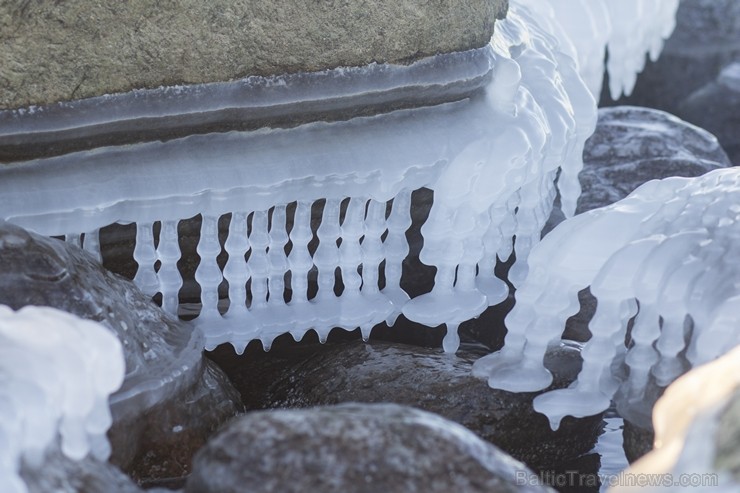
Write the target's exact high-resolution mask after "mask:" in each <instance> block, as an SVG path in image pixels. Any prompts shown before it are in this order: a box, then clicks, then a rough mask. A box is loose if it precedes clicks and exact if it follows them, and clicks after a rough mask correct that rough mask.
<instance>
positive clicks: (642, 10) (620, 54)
mask: <svg viewBox="0 0 740 493" xmlns="http://www.w3.org/2000/svg"><path fill="white" fill-rule="evenodd" d="M515 3H517V4H521V5H527V6H529V7H530V8H531V9H532V10H533V11H536V12H538V14H539V15H540V16H542V17H543V18H544V19H545V20H544V22H546V23H547V24H548V30H549V32H550V33H552V34H554V35H555V36H557V38H558V40H559V41H560V44H561V46H563V49H564V50H566V52H567V53H568V54H570V55H571V56H573V57H574V58H575V59H576V60H578V67H579V72H580V74H581V76H582V77H583V79H584V80H585V81H586V84H587V85H588V88H589V89H590V90H591V93H592V94H593V95H594V96H595V97H597V98H598V97H599V95H600V94H601V86H602V82H603V77H604V58H605V55H606V52H608V61H607V70H608V72H609V92H610V93H611V97H612V99H615V100H616V99H618V98H619V97H620V96H621V95H622V94H624V95H626V96H629V95H630V94H631V93H632V89H634V87H635V82H636V81H637V74H639V73H640V72H642V70H643V68H644V67H645V60H646V54H648V55H649V56H650V59H651V60H653V61H655V60H657V59H658V56H659V55H660V52H661V50H662V49H663V44H664V42H665V40H666V39H667V38H668V37H669V36H670V35H671V33H672V32H673V29H674V27H675V25H676V21H675V18H676V10H677V9H678V3H679V0H516V2H515Z"/></svg>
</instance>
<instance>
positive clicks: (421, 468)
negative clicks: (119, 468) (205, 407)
mask: <svg viewBox="0 0 740 493" xmlns="http://www.w3.org/2000/svg"><path fill="white" fill-rule="evenodd" d="M517 478H518V479H519V481H518V483H525V484H517ZM524 478H526V479H530V480H531V478H532V473H531V472H528V471H527V470H526V468H525V467H524V466H523V465H522V464H520V463H518V462H516V461H514V460H512V459H511V458H510V457H508V456H507V455H506V454H504V453H502V452H501V451H500V450H498V449H497V448H495V447H494V446H492V445H490V444H488V443H485V442H483V441H482V440H481V439H480V438H478V437H476V436H475V435H474V434H473V433H471V432H470V431H468V430H466V429H465V428H463V427H461V426H459V425H457V424H455V423H451V422H449V421H447V420H445V419H442V418H440V417H439V416H436V415H433V414H430V413H426V412H422V411H419V410H416V409H412V408H407V407H402V406H397V405H393V404H376V405H368V404H346V405H341V406H328V407H317V408H312V409H305V410H278V411H264V412H256V413H250V414H247V415H246V416H243V417H241V418H239V419H237V420H235V421H233V422H232V423H230V424H229V425H228V426H227V427H226V428H225V429H224V430H222V431H221V432H220V433H219V434H218V435H217V436H216V437H215V438H214V439H212V440H211V441H210V442H209V443H208V445H206V447H205V448H204V449H203V450H201V451H200V452H199V453H198V455H197V456H196V459H195V466H194V472H193V474H192V475H191V477H190V478H189V479H188V483H187V487H186V491H187V492H188V493H195V492H198V493H208V492H214V493H215V492H218V493H231V492H234V493H237V492H242V491H247V490H248V491H250V492H251V493H261V492H278V491H279V492H282V493H291V492H301V493H313V492H316V493H332V492H341V493H346V492H349V491H351V492H354V493H370V492H378V491H383V492H385V493H396V492H397V493H401V492H403V493H422V492H423V493H435V492H439V493H442V492H444V493H448V492H453V491H459V492H467V493H476V492H481V493H483V492H485V493H496V492H501V493H503V492H512V493H514V492H544V491H552V490H549V489H547V488H544V487H542V486H532V485H528V484H526V483H528V482H529V481H526V480H524Z"/></svg>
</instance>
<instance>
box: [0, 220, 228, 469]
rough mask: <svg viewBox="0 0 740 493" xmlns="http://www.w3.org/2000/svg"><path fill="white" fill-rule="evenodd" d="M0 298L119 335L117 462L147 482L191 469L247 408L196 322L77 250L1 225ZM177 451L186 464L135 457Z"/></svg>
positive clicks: (114, 431)
mask: <svg viewBox="0 0 740 493" xmlns="http://www.w3.org/2000/svg"><path fill="white" fill-rule="evenodd" d="M0 304H4V305H8V306H10V307H11V308H13V309H16V310H17V309H19V308H21V307H23V306H26V305H39V306H51V307H54V308H58V309H60V310H64V311H67V312H70V313H74V314H75V315H78V316H80V317H82V318H86V319H91V320H95V321H98V322H101V323H102V324H103V325H105V326H106V327H108V328H109V329H110V330H111V331H112V332H114V333H115V334H116V335H117V336H118V337H119V339H120V340H121V342H122V345H123V348H124V355H125V359H126V379H125V380H124V383H123V386H122V388H121V390H119V391H118V392H117V393H116V394H114V395H113V396H112V397H111V403H112V406H111V407H112V412H113V417H114V420H115V421H114V425H113V428H112V431H111V433H110V436H111V438H112V446H113V456H112V460H113V462H114V463H116V464H117V465H119V466H121V467H123V468H126V469H131V470H135V471H137V475H138V476H139V477H140V478H142V479H149V478H153V477H157V476H158V475H159V474H160V473H164V471H165V470H166V474H177V473H178V472H179V473H183V471H184V472H187V466H188V459H189V457H190V456H192V454H193V453H194V452H195V450H196V449H197V448H199V447H200V446H201V445H202V444H203V443H205V440H206V438H207V437H208V435H209V433H210V432H211V431H213V430H214V429H215V428H216V427H217V426H219V425H220V424H221V423H222V422H224V421H225V420H226V419H228V418H231V417H232V416H234V414H235V413H236V412H237V411H238V410H240V405H239V402H238V395H237V394H236V393H235V391H234V389H233V388H232V387H231V385H230V384H229V382H228V381H227V380H226V379H225V377H224V375H223V374H222V373H221V371H220V370H218V369H217V368H213V367H211V365H208V364H204V360H203V357H202V339H201V338H200V337H199V336H198V337H195V338H194V339H193V336H192V327H189V326H186V325H184V324H183V323H181V322H179V321H177V320H175V319H173V318H171V317H170V316H168V315H167V314H165V313H164V312H163V311H162V310H161V309H160V308H159V307H157V306H156V305H155V304H154V303H152V301H151V299H150V298H149V297H147V296H146V295H144V294H143V293H141V292H140V291H139V290H138V289H137V288H136V287H135V286H134V284H133V283H131V282H130V281H127V280H125V279H123V278H121V277H119V276H117V275H115V274H112V273H110V272H108V271H106V270H105V269H103V268H102V267H101V266H100V264H99V263H98V262H96V261H95V260H94V259H93V258H92V257H91V256H89V255H88V254H87V253H86V252H83V251H82V250H81V249H79V248H78V247H75V246H72V245H70V244H67V243H64V242H62V241H59V240H56V239H53V238H46V237H42V236H39V235H37V234H34V233H30V232H27V231H25V230H23V229H21V228H19V227H17V226H13V225H10V224H8V223H5V222H0ZM185 402H187V403H189V404H188V405H183V403H185ZM163 450H164V451H165V452H162V451H163ZM173 450H176V454H174V455H176V456H177V460H178V461H179V464H180V465H181V466H182V467H181V468H179V469H178V467H171V468H167V467H165V466H164V465H162V464H154V462H155V461H154V459H150V460H149V462H144V463H140V462H135V461H134V459H135V458H142V457H144V458H146V457H150V458H151V457H163V456H167V455H168V454H169V456H172V455H173V454H171V452H172V451H173Z"/></svg>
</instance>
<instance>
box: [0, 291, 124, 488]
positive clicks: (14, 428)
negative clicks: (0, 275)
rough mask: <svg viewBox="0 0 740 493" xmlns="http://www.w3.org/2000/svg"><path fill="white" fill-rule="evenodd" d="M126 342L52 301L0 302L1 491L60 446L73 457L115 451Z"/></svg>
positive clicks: (14, 484)
mask: <svg viewBox="0 0 740 493" xmlns="http://www.w3.org/2000/svg"><path fill="white" fill-rule="evenodd" d="M124 372H125V367H124V360H123V351H122V348H121V343H120V342H119V341H118V339H117V338H116V336H115V335H113V334H111V333H110V331H109V330H108V329H106V328H105V327H103V326H102V325H101V324H99V323H97V322H93V321H89V320H83V319H81V318H78V317H76V316H74V315H71V314H68V313H65V312H62V311H60V310H56V309H54V308H47V307H26V308H23V309H21V310H19V311H17V312H14V311H13V310H11V309H10V308H8V307H7V306H3V305H0V418H1V419H0V442H1V443H2V444H3V445H2V447H0V489H1V490H2V491H3V492H5V493H25V492H26V491H27V488H26V485H25V483H24V481H23V480H22V479H21V478H20V476H19V470H20V466H21V461H23V462H24V464H25V467H26V468H27V469H40V468H43V461H44V456H45V453H46V451H47V449H48V448H49V447H51V446H56V444H57V440H59V442H58V443H59V445H60V447H61V451H62V452H63V453H64V455H65V456H67V457H68V458H70V459H74V460H80V459H82V458H84V457H85V456H87V455H88V454H92V455H93V456H94V457H96V458H97V459H100V460H106V459H107V458H108V456H109V455H110V452H111V450H110V444H109V443H108V438H107V437H106V432H107V431H108V428H109V427H110V425H111V422H112V418H111V414H110V410H109V409H108V396H109V395H110V394H111V393H113V392H114V391H115V390H116V389H118V387H120V385H121V383H122V382H123V377H124Z"/></svg>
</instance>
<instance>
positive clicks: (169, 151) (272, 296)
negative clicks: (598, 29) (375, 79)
mask: <svg viewBox="0 0 740 493" xmlns="http://www.w3.org/2000/svg"><path fill="white" fill-rule="evenodd" d="M497 26H498V27H497V29H496V32H497V34H496V36H495V37H494V39H493V41H492V44H491V46H490V47H488V48H487V49H486V51H485V54H486V56H487V57H488V63H489V64H490V70H491V71H492V77H491V80H490V83H489V84H488V86H487V87H486V88H485V90H483V91H478V92H474V93H472V94H471V95H470V96H469V97H468V98H466V99H463V100H460V101H457V102H451V103H445V104H440V105H437V106H432V107H421V108H414V109H406V110H398V111H394V112H391V113H386V114H380V115H376V116H372V117H359V118H353V119H351V120H348V121H335V122H315V123H311V124H305V125H301V126H298V127H295V128H289V129H269V128H265V129H261V130H256V131H253V132H229V133H221V134H208V135H193V136H190V137H187V138H183V139H175V140H171V141H167V142H164V143H162V142H150V143H144V144H136V145H130V146H125V147H124V146H121V147H109V148H101V149H96V150H92V151H83V152H76V153H72V154H67V155H63V156H58V157H52V158H45V159H39V160H36V161H32V162H27V163H23V164H21V165H17V166H10V167H8V168H7V169H4V170H0V174H2V178H3V179H2V180H0V194H2V196H3V199H4V203H3V215H4V216H5V217H6V218H7V219H8V220H10V221H11V222H14V223H16V224H19V225H21V226H25V227H28V228H30V229H32V230H35V231H37V232H40V233H43V234H47V235H58V234H65V235H66V236H67V239H68V241H70V242H73V243H77V244H80V243H81V244H82V245H83V247H84V248H86V249H88V250H90V251H91V252H93V253H94V254H97V255H99V252H98V251H97V250H98V248H99V245H98V239H97V230H98V229H99V228H100V227H102V226H106V225H108V224H111V223H114V222H123V223H126V222H136V223H137V241H136V247H135V250H134V259H135V260H136V261H137V262H138V264H139V269H138V272H137V274H136V277H135V282H136V283H137V285H139V286H140V288H141V289H142V290H143V291H144V292H146V293H148V294H151V295H154V294H155V293H161V295H162V300H163V306H164V308H165V309H166V310H168V311H170V312H173V313H175V312H177V310H178V303H179V299H178V293H179V290H180V287H181V286H182V283H183V280H182V277H181V274H180V272H179V271H178V269H177V262H178V260H179V258H180V255H181V252H180V249H179V243H178V234H177V224H178V221H179V220H181V219H187V218H189V217H192V216H193V215H196V214H201V215H202V229H201V238H200V242H199V244H198V248H197V251H198V255H199V256H200V259H201V261H200V263H199V266H198V268H197V270H196V274H195V279H196V281H197V282H198V284H199V285H200V288H201V301H202V308H201V309H200V313H199V316H198V318H197V319H196V321H195V324H196V325H197V326H199V327H200V328H202V330H203V332H204V333H205V336H206V347H207V348H213V347H215V346H217V345H219V344H222V343H224V342H229V343H231V344H232V345H233V346H234V347H235V349H236V350H237V351H238V352H241V351H243V349H244V348H245V346H246V345H247V344H248V342H249V341H251V340H255V339H259V340H261V341H262V343H263V345H264V346H265V347H266V348H269V346H270V344H271V342H272V340H273V339H274V338H275V337H277V336H278V335H280V334H284V333H287V332H289V333H291V334H292V335H293V336H294V337H295V338H296V339H300V338H301V337H302V336H303V335H304V334H305V333H306V332H307V331H308V330H312V329H313V330H315V331H316V332H317V333H318V334H319V338H320V339H321V340H324V339H325V338H326V336H327V334H328V332H329V331H330V330H331V329H332V328H334V327H341V328H345V329H350V330H353V329H355V328H357V327H360V328H361V329H362V333H363V335H364V336H365V337H367V336H368V335H369V332H370V330H371V328H372V327H373V326H374V325H376V324H378V323H380V322H383V321H386V322H388V323H389V324H392V323H393V322H394V321H395V319H396V317H397V316H398V315H399V314H400V313H404V314H405V315H406V316H407V317H408V318H410V319H412V320H416V321H419V322H422V323H425V324H427V325H431V326H436V325H440V324H444V323H446V324H448V335H447V337H446V338H445V341H444V348H445V350H446V351H455V350H456V348H457V346H458V339H457V325H458V324H459V323H460V322H462V321H464V320H468V319H471V318H474V317H476V316H478V315H479V314H480V313H481V312H482V311H483V310H484V309H485V308H486V307H488V306H489V305H492V304H496V303H499V302H501V301H502V300H503V299H504V298H505V297H506V295H507V288H506V285H505V283H504V282H503V281H502V280H500V279H497V278H496V277H495V276H494V273H493V267H494V265H495V261H496V255H497V254H498V255H499V256H500V257H501V258H507V257H509V255H510V254H511V253H512V249H513V248H515V249H516V255H517V258H520V259H523V258H526V256H527V253H528V251H529V249H530V248H531V247H532V245H534V244H536V243H537V241H539V235H540V230H541V228H542V226H543V224H544V222H545V221H546V220H547V218H548V216H549V214H550V210H551V208H552V204H553V199H554V197H555V194H556V188H555V187H556V185H555V181H556V177H558V174H559V179H558V182H557V185H558V187H559V190H560V194H561V197H562V203H563V205H564V208H565V209H566V213H567V214H568V215H570V214H572V211H573V209H574V207H575V201H576V199H577V197H578V194H579V192H580V188H579V185H578V180H577V174H578V171H579V170H580V168H581V165H582V162H581V154H582V148H583V143H584V141H585V140H586V138H587V137H588V136H589V135H590V134H591V133H592V131H593V128H594V125H595V115H596V111H595V104H594V100H593V98H592V97H591V95H590V93H589V92H588V90H587V89H586V87H585V86H584V85H583V82H582V81H581V79H580V77H579V76H578V73H577V69H576V64H575V62H574V61H573V60H572V59H571V58H569V57H568V56H567V55H565V54H563V53H562V52H560V51H559V50H558V44H557V41H556V40H555V39H554V38H552V37H551V36H549V35H548V34H547V33H545V32H543V31H541V30H539V29H538V28H537V26H536V21H535V18H534V17H533V15H532V14H531V13H530V12H528V11H526V9H521V10H520V9H517V8H516V7H513V8H512V11H511V13H510V15H509V18H508V19H507V20H506V21H504V22H502V23H499V24H498V25H497ZM383 70H384V71H385V72H391V73H392V72H393V71H398V70H405V69H401V68H393V67H388V68H386V69H383ZM360 75H362V74H361V73H360ZM342 77H343V76H342V74H338V75H337V79H338V80H340V81H341V80H342ZM327 79H328V80H332V78H331V77H328V78H327ZM60 170H64V171H60ZM83 174H85V176H86V179H87V180H89V181H98V182H99V186H98V187H97V188H96V189H93V190H86V191H85V193H84V194H80V193H76V192H75V190H76V187H77V184H78V180H79V177H80V176H83ZM111 176H115V177H117V179H116V181H114V182H111V181H110V177H111ZM122 183H125V184H126V186H125V187H122V186H121V184H122ZM422 187H428V188H431V189H432V190H433V191H434V205H433V207H432V210H431V212H430V215H429V218H428V219H427V221H426V223H425V224H424V226H423V228H422V233H423V235H424V238H425V243H424V248H423V250H422V252H421V254H420V256H421V260H422V261H423V262H425V263H427V264H429V265H433V266H435V267H437V271H438V273H437V277H436V282H435V285H434V288H433V290H432V292H431V293H428V294H425V295H422V296H420V297H417V298H415V299H413V300H409V297H408V295H407V294H406V293H405V292H404V291H403V290H402V289H401V287H400V284H399V281H400V276H401V264H402V261H403V259H404V258H405V257H406V256H407V254H408V244H407V241H406V238H405V231H406V230H407V229H408V227H409V225H410V222H411V218H410V208H411V203H410V196H411V192H412V191H414V190H417V189H419V188H422ZM317 201H321V202H320V203H318V204H317V203H316V202H317ZM389 206H392V210H391V212H390V214H387V209H388V207H389ZM313 207H319V208H322V209H323V211H322V220H321V225H320V227H319V228H318V230H317V231H313V230H312V229H311V224H310V219H311V209H312V208H313ZM342 207H346V213H345V214H344V218H343V220H342V221H340V218H341V217H342ZM319 210H321V209H319ZM224 214H230V216H231V217H230V219H229V233H228V238H227V240H226V242H225V243H224V244H223V245H222V244H221V242H220V241H219V238H218V219H219V217H220V216H222V215H224ZM155 222H160V224H161V233H160V234H159V238H155V236H154V234H153V231H154V229H153V224H154V223H155ZM81 233H84V236H83V235H81ZM514 236H516V237H517V242H516V245H515V246H514V245H513V242H512V239H513V237H514ZM83 238H84V240H83ZM314 238H315V239H317V240H318V248H317V249H316V250H315V251H312V250H310V247H309V243H310V242H311V241H312V240H313V239H314ZM340 239H341V244H340V243H339V240H340ZM157 240H158V243H156V242H157ZM155 244H156V247H155ZM288 245H289V246H288ZM223 250H225V251H226V253H227V254H228V261H227V263H226V265H225V266H224V267H223V269H222V268H221V267H220V266H219V264H218V262H217V260H216V258H217V256H218V255H220V254H221V253H222V251H223ZM286 252H287V253H286ZM521 265H525V264H521ZM157 267H158V268H157ZM381 267H382V268H383V269H384V272H382V274H383V277H384V285H383V283H382V281H381V272H380V268H381ZM337 269H339V271H340V272H341V281H340V282H341V285H342V286H343V291H342V292H341V295H339V296H337V295H336V294H335V289H336V288H337V279H336V278H335V274H336V272H337ZM315 271H318V279H317V283H318V294H317V295H316V296H315V297H314V298H313V299H310V300H309V299H308V292H307V285H308V280H309V278H308V275H309V273H311V272H315ZM524 274H525V270H524V269H523V268H514V269H513V273H512V280H513V281H514V282H515V283H516V282H517V281H518V279H521V278H522V277H523V276H524ZM224 281H226V283H227V284H228V298H229V300H228V307H225V306H223V304H221V305H220V304H219V301H220V300H219V295H218V289H219V286H220V285H221V284H222V283H223V282H224ZM381 288H382V289H381ZM287 293H290V295H289V297H290V300H289V301H287V302H286V294H287Z"/></svg>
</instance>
